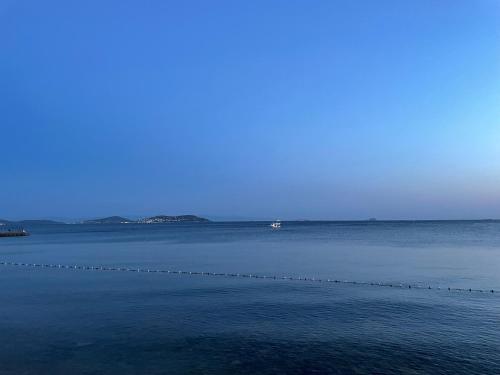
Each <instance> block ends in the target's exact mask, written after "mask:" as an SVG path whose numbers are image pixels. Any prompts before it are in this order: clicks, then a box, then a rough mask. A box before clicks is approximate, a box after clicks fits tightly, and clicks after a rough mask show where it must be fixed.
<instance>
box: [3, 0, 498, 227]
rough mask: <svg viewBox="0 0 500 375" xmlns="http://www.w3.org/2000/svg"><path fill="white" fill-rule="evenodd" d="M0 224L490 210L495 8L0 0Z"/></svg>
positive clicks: (471, 214)
mask: <svg viewBox="0 0 500 375" xmlns="http://www.w3.org/2000/svg"><path fill="white" fill-rule="evenodd" d="M0 134H1V136H0V165H2V173H1V174H0V176H1V177H0V196H1V204H0V218H6V219H20V218H46V217H65V218H82V217H99V216H109V215H115V214H116V215H124V216H126V215H131V216H145V215H153V214H160V213H164V214H183V213H194V214H199V215H205V216H208V217H212V218H226V219H231V218H235V219H267V218H269V219H273V218H281V219H365V218H368V217H377V218H381V219H413V218H415V219H435V218H443V219H446V218H449V219H460V218H500V1H495V0H477V1H461V0H453V1H451V0H448V1H446V0H444V1H429V0H413V1H396V0H394V1H373V0H365V1H356V0H355V1H352V0H349V1H347V0H346V1H284V0H283V1H274V0H267V1H127V0H125V1H123V0H122V1H105V2H103V1H62V0H61V1H53V0H46V1H13V0H11V1H9V0H7V1H6V0H4V1H0Z"/></svg>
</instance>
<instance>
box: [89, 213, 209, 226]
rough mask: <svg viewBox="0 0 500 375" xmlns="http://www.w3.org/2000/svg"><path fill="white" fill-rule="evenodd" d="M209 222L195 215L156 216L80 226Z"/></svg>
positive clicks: (110, 219) (94, 221) (103, 220)
mask: <svg viewBox="0 0 500 375" xmlns="http://www.w3.org/2000/svg"><path fill="white" fill-rule="evenodd" d="M209 221H210V220H208V219H205V218H204V217H199V216H196V215H180V216H167V215H157V216H151V217H146V218H143V219H139V220H131V219H128V218H126V217H122V216H110V217H104V218H100V219H92V220H85V221H83V222H82V224H159V223H178V222H191V223H206V222H209Z"/></svg>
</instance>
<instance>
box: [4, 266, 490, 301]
mask: <svg viewBox="0 0 500 375" xmlns="http://www.w3.org/2000/svg"><path fill="white" fill-rule="evenodd" d="M1 265H3V266H15V267H30V268H60V269H68V270H83V271H115V272H137V273H141V272H145V273H162V274H177V275H193V276H215V277H217V276H218V277H234V278H251V279H266V280H288V281H306V282H315V283H332V284H349V285H360V286H378V287H387V288H400V289H428V290H445V291H450V292H471V293H472V292H477V293H496V292H497V291H495V290H494V289H473V288H453V287H440V286H437V287H433V286H431V285H427V286H426V285H419V284H408V283H406V284H405V283H382V282H367V281H353V280H340V279H328V278H327V279H325V278H317V277H296V276H276V275H271V276H269V275H258V274H250V273H220V272H219V273H218V272H204V271H182V270H162V269H151V268H137V267H109V266H96V265H93V266H89V265H69V264H55V263H54V264H52V263H50V264H43V263H21V262H6V261H0V266H1Z"/></svg>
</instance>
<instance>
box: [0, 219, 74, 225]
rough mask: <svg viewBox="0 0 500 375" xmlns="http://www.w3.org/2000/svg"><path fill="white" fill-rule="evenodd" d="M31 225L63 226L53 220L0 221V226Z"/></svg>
mask: <svg viewBox="0 0 500 375" xmlns="http://www.w3.org/2000/svg"><path fill="white" fill-rule="evenodd" d="M33 224H35V225H36V224H44V225H52V224H64V223H63V222H60V221H55V220H43V219H42V220H19V221H12V220H4V219H0V225H20V226H22V225H33Z"/></svg>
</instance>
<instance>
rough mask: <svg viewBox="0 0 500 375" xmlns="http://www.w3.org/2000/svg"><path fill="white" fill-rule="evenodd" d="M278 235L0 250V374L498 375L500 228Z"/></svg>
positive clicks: (156, 229) (170, 233)
mask: <svg viewBox="0 0 500 375" xmlns="http://www.w3.org/2000/svg"><path fill="white" fill-rule="evenodd" d="M269 224H270V223H269V222H210V223H168V224H152V225H147V224H118V225H114V224H101V225H83V224H71V225H70V224H66V225H32V226H30V227H28V228H27V229H28V230H29V232H30V234H31V235H30V236H28V237H18V238H0V262H1V263H0V286H1V287H0V374H9V375H10V374H16V375H18V374H65V375H66V374H71V375H77V374H273V375H274V374H370V375H371V374H412V375H414V374H450V375H452V374H453V375H456V374H464V375H474V374H500V222H498V221H401V222H397V221H391V222H384V221H363V222H313V221H301V222H286V221H285V222H283V224H282V228H281V229H279V230H273V229H272V228H270V226H269ZM168 271H170V272H168ZM201 272H203V274H201ZM214 273H215V275H214ZM264 276H265V277H264ZM448 288H449V289H448Z"/></svg>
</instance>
